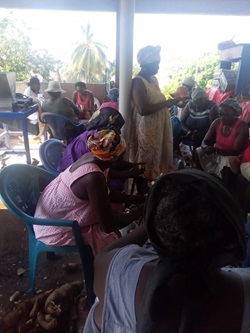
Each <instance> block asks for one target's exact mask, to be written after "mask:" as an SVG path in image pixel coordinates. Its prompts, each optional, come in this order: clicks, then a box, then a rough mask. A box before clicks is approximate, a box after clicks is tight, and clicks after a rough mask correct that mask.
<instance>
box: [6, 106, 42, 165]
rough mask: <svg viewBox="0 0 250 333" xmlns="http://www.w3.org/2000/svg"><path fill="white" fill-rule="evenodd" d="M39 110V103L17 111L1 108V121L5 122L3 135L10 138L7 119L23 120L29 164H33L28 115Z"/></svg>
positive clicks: (23, 132) (23, 133) (24, 139)
mask: <svg viewBox="0 0 250 333" xmlns="http://www.w3.org/2000/svg"><path fill="white" fill-rule="evenodd" d="M37 110H38V105H37V104H34V105H32V106H30V107H29V109H27V110H20V111H17V112H14V111H3V110H1V109H0V122H1V123H3V129H4V132H3V133H2V134H1V136H5V137H6V136H7V138H8V135H9V134H10V133H9V130H8V125H7V124H5V123H4V120H5V119H17V120H20V121H21V127H22V132H21V134H22V136H23V141H24V148H25V152H26V160H27V164H31V158H30V146H29V137H28V127H27V117H28V116H30V115H31V114H32V113H34V112H37ZM11 134H13V132H11ZM13 152H15V151H13Z"/></svg>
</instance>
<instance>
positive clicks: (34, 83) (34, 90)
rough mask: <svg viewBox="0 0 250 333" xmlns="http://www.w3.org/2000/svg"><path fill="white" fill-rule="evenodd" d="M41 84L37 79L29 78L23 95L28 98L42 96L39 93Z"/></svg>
mask: <svg viewBox="0 0 250 333" xmlns="http://www.w3.org/2000/svg"><path fill="white" fill-rule="evenodd" d="M40 89H41V83H40V80H39V79H38V77H35V76H33V77H31V78H30V80H29V82H28V87H27V88H26V89H25V90H24V92H23V94H24V95H25V96H28V97H36V98H38V97H40V96H39V95H42V92H41V90H40Z"/></svg>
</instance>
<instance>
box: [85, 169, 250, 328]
mask: <svg viewBox="0 0 250 333" xmlns="http://www.w3.org/2000/svg"><path fill="white" fill-rule="evenodd" d="M148 237H149V240H150V245H148V244H147V246H146V247H144V246H143V245H144V244H145V242H146V241H147V239H148ZM245 254H246V232H245V227H244V220H243V216H242V212H241V209H240V207H239V205H238V203H237V202H236V201H235V199H234V197H233V196H232V194H231V193H230V192H229V191H228V190H227V188H226V187H225V185H224V183H223V182H222V181H221V180H220V179H219V178H218V177H216V176H212V175H209V174H206V173H204V172H202V171H200V170H195V169H185V170H181V171H176V172H172V173H168V174H165V175H163V176H161V177H160V178H158V179H157V180H156V182H155V184H154V185H153V187H152V189H151V191H150V192H149V195H148V198H147V202H146V205H145V210H144V225H142V226H140V227H138V228H136V229H135V230H134V231H132V232H130V233H129V234H128V235H126V236H124V237H122V238H121V239H119V240H117V241H115V242H113V243H112V244H110V245H109V246H107V247H106V248H105V249H104V250H103V251H102V252H101V253H100V254H99V255H98V256H97V257H96V258H95V265H94V266H95V275H94V276H95V278H94V291H95V294H96V296H97V299H96V302H95V304H94V305H93V306H92V308H91V309H90V312H89V315H88V318H87V321H86V324H85V328H84V331H83V332H84V333H89V332H92V333H99V332H136V333H162V332H180V333H184V332H185V333H186V332H203V333H209V332H226V333H236V332H241V333H248V332H249V327H250V316H249V315H248V313H249V308H250V271H249V270H248V269H244V270H243V269H237V268H232V267H228V268H227V267H225V268H223V269H221V268H222V267H224V266H227V265H235V264H236V263H237V265H238V263H239V262H240V261H241V260H243V259H244V258H245Z"/></svg>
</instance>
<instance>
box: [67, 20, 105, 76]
mask: <svg viewBox="0 0 250 333" xmlns="http://www.w3.org/2000/svg"><path fill="white" fill-rule="evenodd" d="M81 29H82V40H81V42H80V43H79V44H78V45H77V46H76V47H75V49H74V50H73V52H72V55H71V62H70V64H69V65H68V66H67V68H66V71H65V76H66V79H67V81H68V82H75V81H85V82H100V81H103V79H104V76H105V70H106V67H107V58H106V54H105V53H104V51H103V48H106V46H105V45H103V44H101V43H98V42H95V41H94V40H93V37H94V35H93V33H91V31H90V25H89V23H88V24H87V25H86V27H81Z"/></svg>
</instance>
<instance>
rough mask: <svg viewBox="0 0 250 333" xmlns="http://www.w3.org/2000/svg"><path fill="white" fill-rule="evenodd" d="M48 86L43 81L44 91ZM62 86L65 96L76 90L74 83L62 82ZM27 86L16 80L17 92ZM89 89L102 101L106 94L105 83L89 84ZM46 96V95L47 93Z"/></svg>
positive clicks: (42, 88) (69, 96) (70, 96)
mask: <svg viewBox="0 0 250 333" xmlns="http://www.w3.org/2000/svg"><path fill="white" fill-rule="evenodd" d="M47 87H48V83H44V82H42V83H41V90H42V91H44V90H45V89H46V88H47ZM61 87H62V89H63V90H65V91H66V93H65V94H64V96H66V97H68V98H70V99H71V98H72V94H73V92H74V91H75V84H74V83H61ZM26 88H27V83H24V82H16V92H17V93H23V92H24V90H25V89H26ZM87 89H89V90H91V91H92V92H93V94H94V96H95V97H96V98H98V100H99V101H100V102H102V100H103V98H104V97H105V96H106V91H105V85H104V84H91V83H88V84H87ZM45 97H46V95H45Z"/></svg>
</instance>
